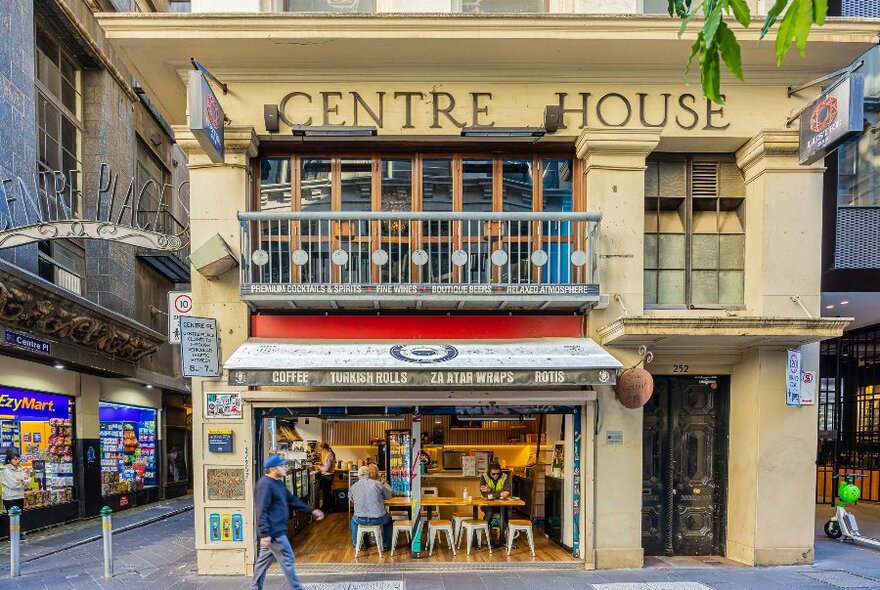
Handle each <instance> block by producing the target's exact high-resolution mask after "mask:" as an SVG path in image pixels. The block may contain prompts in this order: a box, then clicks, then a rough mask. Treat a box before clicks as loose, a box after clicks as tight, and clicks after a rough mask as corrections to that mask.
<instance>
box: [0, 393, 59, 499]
mask: <svg viewBox="0 0 880 590" xmlns="http://www.w3.org/2000/svg"><path fill="white" fill-rule="evenodd" d="M73 403H74V402H73V398H71V397H67V396H63V395H54V394H49V393H41V392H36V391H25V390H19V389H12V388H8V387H0V456H2V457H5V456H6V455H7V454H8V453H17V454H18V455H20V456H21V460H22V467H24V468H25V469H26V470H28V471H29V473H30V474H31V481H30V483H29V484H28V485H27V486H26V488H25V492H24V507H25V510H31V509H34V508H43V507H46V506H55V505H58V504H66V503H68V502H73V501H74V500H75V495H74V487H73V486H74V483H73V481H74V474H73V447H72V445H73V425H72V422H71V421H72V419H73ZM3 468H5V467H4V466H2V465H0V469H3Z"/></svg>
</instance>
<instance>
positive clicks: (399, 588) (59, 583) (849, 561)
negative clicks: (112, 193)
mask: <svg viewBox="0 0 880 590" xmlns="http://www.w3.org/2000/svg"><path fill="white" fill-rule="evenodd" d="M189 505H191V500H188V499H184V500H179V501H174V502H166V503H162V504H158V505H153V506H151V507H147V508H144V509H138V510H137V511H129V512H128V513H122V514H120V515H119V516H118V517H117V518H116V519H115V520H114V523H115V524H116V528H118V527H119V526H121V525H124V524H132V523H135V522H139V521H142V520H147V519H150V518H152V517H154V516H156V515H157V514H158V513H160V512H163V511H164V512H166V513H167V512H171V511H181V510H184V509H186V508H187V507H188V506H189ZM830 512H831V509H830V507H828V506H819V507H817V536H816V563H815V564H814V565H813V566H804V567H775V568H750V567H743V566H737V565H730V564H729V562H726V560H723V561H725V562H726V563H727V565H722V566H719V565H717V564H712V563H708V564H707V563H702V562H698V561H696V560H692V559H689V558H675V559H669V560H658V559H650V560H648V562H649V566H648V567H645V568H643V569H638V570H613V571H607V570H606V571H598V572H585V571H572V570H558V571H535V570H531V571H529V570H509V571H503V570H502V571H496V572H491V573H483V574H478V573H475V572H474V573H467V572H461V571H459V572H449V573H425V574H363V575H351V574H348V575H307V576H306V575H304V576H303V582H306V583H307V588H310V589H315V590H403V589H404V588H405V589H406V590H496V589H498V590H544V589H548V590H550V589H552V590H574V589H578V590H581V589H583V590H592V589H595V590H734V589H736V590H740V589H744V590H791V589H798V590H835V589H837V588H878V589H880V550H876V549H871V548H867V547H862V546H855V545H851V544H843V543H840V542H837V541H832V540H830V539H828V538H826V537H825V535H824V534H823V533H822V531H821V525H822V523H824V521H825V520H826V519H827V516H828V514H830ZM856 514H857V516H858V518H859V522H860V525H861V527H862V530H863V531H864V532H866V533H868V532H870V533H873V534H875V535H877V536H878V537H880V506H876V505H874V506H870V505H861V506H858V507H857V508H856ZM99 532H100V521H98V522H95V521H91V522H87V523H82V524H79V525H77V526H74V527H65V528H63V529H61V530H59V531H55V532H49V533H44V534H42V535H40V534H34V535H31V536H29V538H28V539H27V540H26V542H25V543H24V546H23V547H22V552H23V554H24V555H25V556H26V559H28V558H30V559H32V561H30V562H27V563H23V564H22V576H21V577H19V578H16V579H10V578H8V577H7V576H8V575H9V570H8V555H9V548H8V544H5V543H3V544H0V564H2V565H0V576H2V577H0V590H7V589H9V590H15V589H23V590H38V589H47V590H92V589H98V588H101V589H108V590H109V589H123V588H125V589H128V590H133V589H136V590H166V589H173V590H202V589H204V590H237V589H245V588H247V587H248V585H249V580H248V579H246V578H244V577H207V576H197V575H196V574H195V551H194V549H193V542H194V537H193V515H192V511H191V510H187V511H183V512H179V513H178V514H176V515H174V516H171V517H169V518H167V519H164V520H161V521H159V522H155V523H153V524H148V525H145V526H141V527H138V528H133V529H131V530H129V531H127V532H122V533H117V534H115V535H114V552H115V554H116V574H117V575H116V577H114V578H113V579H112V580H105V579H103V578H102V577H101V576H102V575H103V562H102V559H103V554H102V545H101V543H100V542H86V543H84V544H80V545H76V546H74V547H70V546H71V545H72V544H75V543H78V542H80V543H81V542H83V541H84V540H88V539H89V538H90V537H93V536H94V535H96V534H98V533H99ZM65 547H68V548H66V549H64V548H65ZM57 549H63V550H61V551H60V552H58V553H54V554H49V553H50V552H52V551H55V550H57ZM41 555H43V556H42V557H40V556H41ZM35 557H36V559H34V558H35ZM284 588H287V585H286V583H285V581H284V579H283V578H282V577H281V576H280V575H270V576H269V578H268V579H267V582H266V589H267V590H281V589H284Z"/></svg>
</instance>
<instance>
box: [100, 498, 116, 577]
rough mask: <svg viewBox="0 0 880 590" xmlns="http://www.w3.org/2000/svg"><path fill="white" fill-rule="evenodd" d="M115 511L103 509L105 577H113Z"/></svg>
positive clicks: (106, 507)
mask: <svg viewBox="0 0 880 590" xmlns="http://www.w3.org/2000/svg"><path fill="white" fill-rule="evenodd" d="M112 514H113V510H111V509H110V507H109V506H104V507H103V508H101V530H102V532H103V536H104V577H105V578H112V577H113V517H112V516H111V515H112Z"/></svg>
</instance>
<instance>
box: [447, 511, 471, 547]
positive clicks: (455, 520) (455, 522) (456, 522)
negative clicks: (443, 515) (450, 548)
mask: <svg viewBox="0 0 880 590" xmlns="http://www.w3.org/2000/svg"><path fill="white" fill-rule="evenodd" d="M473 518H474V517H473V515H472V514H471V513H470V512H456V513H455V514H453V515H452V530H453V533H454V534H455V544H456V545H458V541H459V539H460V538H461V523H463V522H464V521H466V520H472V519H473Z"/></svg>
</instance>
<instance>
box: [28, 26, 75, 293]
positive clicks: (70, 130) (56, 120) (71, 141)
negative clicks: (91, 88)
mask: <svg viewBox="0 0 880 590" xmlns="http://www.w3.org/2000/svg"><path fill="white" fill-rule="evenodd" d="M35 53H36V60H35V68H36V72H35V74H36V75H35V85H36V97H37V108H36V113H37V162H36V166H37V172H50V171H60V172H63V173H64V174H65V176H66V177H67V182H68V183H69V188H68V189H67V190H66V191H65V195H66V196H68V197H70V202H68V203H65V204H64V206H65V207H67V208H69V209H71V211H72V213H73V214H74V215H75V216H77V215H79V214H81V213H82V193H81V190H82V187H81V186H80V175H81V173H82V163H81V155H80V154H81V150H82V130H83V126H82V92H81V71H80V68H79V65H78V64H77V63H76V62H75V61H74V60H73V59H72V58H71V57H70V56H68V55H67V53H66V52H65V51H64V49H63V48H62V47H61V45H60V43H58V42H57V41H56V40H55V39H54V38H52V36H51V35H50V34H49V32H48V31H47V30H46V29H44V28H43V27H41V26H37V28H36V52H35ZM44 198H46V199H50V198H52V197H49V196H44ZM48 206H50V207H52V206H56V207H57V206H58V204H57V203H48ZM38 271H39V274H40V276H41V277H43V278H44V279H46V280H48V281H50V282H53V283H55V284H56V285H58V286H60V287H62V288H64V289H67V290H68V291H72V292H74V293H77V294H80V295H81V294H83V292H84V284H83V283H84V278H85V250H84V248H83V246H82V245H81V244H79V243H77V242H75V241H69V240H54V241H51V242H42V243H41V244H40V247H39V263H38Z"/></svg>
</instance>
